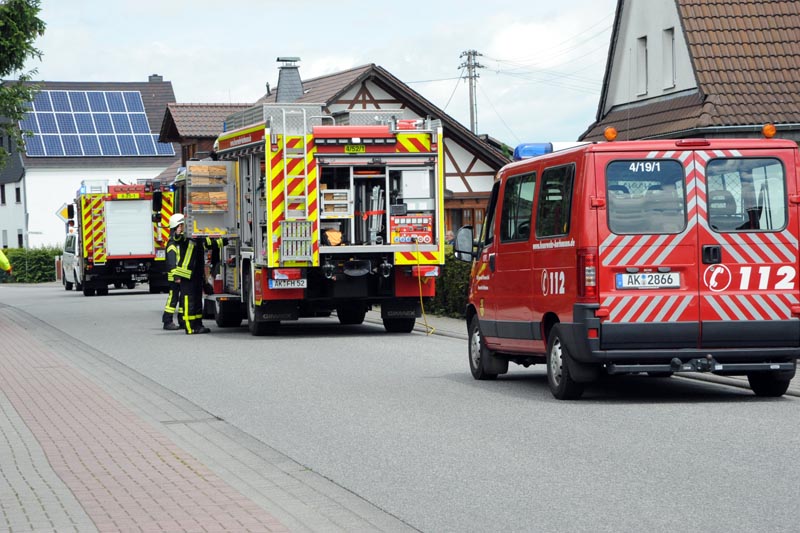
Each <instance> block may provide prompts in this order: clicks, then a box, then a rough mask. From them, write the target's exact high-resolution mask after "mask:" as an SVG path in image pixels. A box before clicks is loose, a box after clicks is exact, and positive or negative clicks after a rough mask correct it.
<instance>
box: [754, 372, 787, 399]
mask: <svg viewBox="0 0 800 533" xmlns="http://www.w3.org/2000/svg"><path fill="white" fill-rule="evenodd" d="M747 381H749V382H750V388H751V389H752V390H753V392H754V393H755V395H756V396H763V397H767V398H777V397H778V396H783V395H784V394H786V391H787V389H788V388H789V382H790V381H791V377H789V379H786V375H785V374H784V373H783V372H753V373H752V374H747Z"/></svg>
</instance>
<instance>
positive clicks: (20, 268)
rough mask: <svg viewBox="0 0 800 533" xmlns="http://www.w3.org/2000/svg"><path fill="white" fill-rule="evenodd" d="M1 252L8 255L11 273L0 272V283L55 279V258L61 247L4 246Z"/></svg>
mask: <svg viewBox="0 0 800 533" xmlns="http://www.w3.org/2000/svg"><path fill="white" fill-rule="evenodd" d="M3 253H4V254H6V257H8V261H9V262H10V263H11V270H12V272H13V273H12V274H11V275H9V274H8V273H6V272H0V283H43V282H45V281H55V279H56V268H55V258H56V257H57V256H59V255H61V253H62V251H61V248H58V247H56V246H53V247H49V248H33V249H25V248H5V249H3Z"/></svg>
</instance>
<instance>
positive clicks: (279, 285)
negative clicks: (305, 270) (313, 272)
mask: <svg viewBox="0 0 800 533" xmlns="http://www.w3.org/2000/svg"><path fill="white" fill-rule="evenodd" d="M306 284H307V280H305V279H271V280H269V288H270V289H305V288H306Z"/></svg>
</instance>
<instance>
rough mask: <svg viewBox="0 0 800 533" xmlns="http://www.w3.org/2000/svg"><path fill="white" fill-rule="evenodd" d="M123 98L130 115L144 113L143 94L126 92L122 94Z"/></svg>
mask: <svg viewBox="0 0 800 533" xmlns="http://www.w3.org/2000/svg"><path fill="white" fill-rule="evenodd" d="M122 96H123V98H124V99H125V106H126V107H127V108H128V113H144V102H142V95H141V93H138V92H133V91H126V92H124V93H122Z"/></svg>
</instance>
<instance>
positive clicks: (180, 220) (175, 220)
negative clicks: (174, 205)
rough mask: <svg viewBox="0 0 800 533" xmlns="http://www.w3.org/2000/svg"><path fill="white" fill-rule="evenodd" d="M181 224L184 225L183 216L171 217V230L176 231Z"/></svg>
mask: <svg viewBox="0 0 800 533" xmlns="http://www.w3.org/2000/svg"><path fill="white" fill-rule="evenodd" d="M179 224H183V215H182V214H180V213H175V214H174V215H172V216H171V217H169V229H175V228H177V227H178V225H179Z"/></svg>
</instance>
